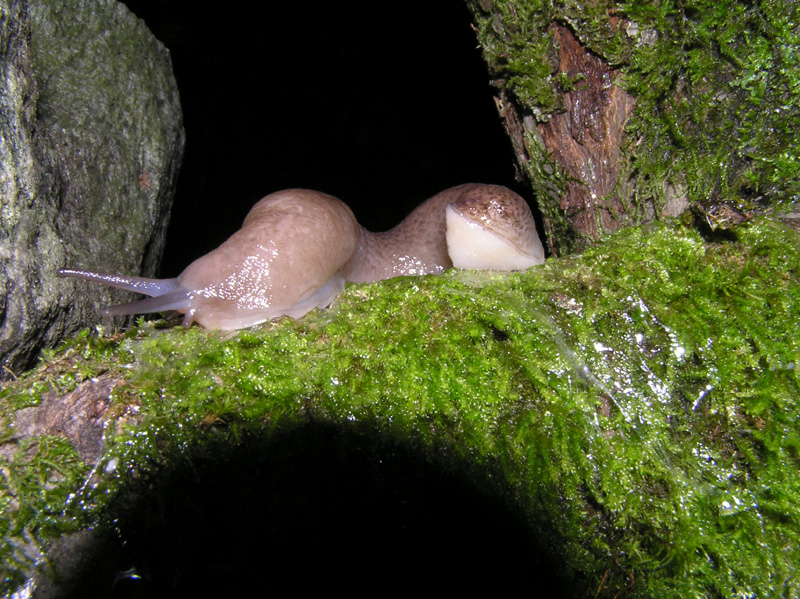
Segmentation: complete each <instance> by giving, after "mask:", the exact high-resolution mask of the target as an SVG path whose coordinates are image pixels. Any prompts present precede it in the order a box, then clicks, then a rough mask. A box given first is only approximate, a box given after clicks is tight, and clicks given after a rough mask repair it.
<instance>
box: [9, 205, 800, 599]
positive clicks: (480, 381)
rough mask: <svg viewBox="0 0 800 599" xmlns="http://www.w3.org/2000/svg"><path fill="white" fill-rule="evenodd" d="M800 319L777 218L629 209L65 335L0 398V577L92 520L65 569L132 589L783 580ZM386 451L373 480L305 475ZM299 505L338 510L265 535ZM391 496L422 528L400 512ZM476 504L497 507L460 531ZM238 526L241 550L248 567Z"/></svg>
mask: <svg viewBox="0 0 800 599" xmlns="http://www.w3.org/2000/svg"><path fill="white" fill-rule="evenodd" d="M799 328H800V235H798V233H797V232H795V231H794V230H792V229H790V228H787V227H785V226H784V225H782V224H780V223H778V222H776V221H772V220H764V219H761V218H755V219H753V220H751V221H750V222H747V223H744V224H742V225H739V226H737V227H735V228H733V229H732V230H729V231H728V232H726V233H725V234H723V235H719V236H717V237H714V238H704V237H703V236H701V235H700V234H699V233H698V232H697V231H696V230H695V229H693V228H691V227H689V226H686V225H684V224H681V223H678V222H672V223H653V224H650V225H647V226H646V227H638V228H631V229H627V230H624V231H620V232H618V233H616V234H614V235H613V236H612V237H611V238H609V239H608V240H607V241H606V242H605V243H604V244H602V245H600V246H597V247H595V248H592V249H590V250H587V251H586V252H585V253H584V254H583V255H581V256H578V257H571V258H561V259H554V260H550V261H548V262H547V263H546V264H545V265H543V266H541V267H536V268H534V269H532V270H530V271H529V272H526V273H522V274H514V275H499V274H493V273H472V272H455V271H453V272H449V273H447V274H445V275H444V276H438V277H437V276H429V277H421V278H411V277H407V278H398V279H392V280H389V281H384V282H381V283H378V284H370V285H351V286H348V287H347V289H346V290H345V292H344V293H343V295H342V296H341V297H340V298H339V299H338V300H337V301H336V302H335V303H334V305H333V306H332V307H331V308H330V309H328V310H324V311H315V312H313V313H311V314H310V315H309V316H308V317H307V318H305V319H303V320H301V321H295V320H291V319H288V318H287V319H282V320H280V321H277V322H274V323H270V324H267V325H264V326H262V327H260V328H256V329H253V330H243V331H239V332H238V333H237V334H235V335H233V336H229V337H225V336H222V335H220V334H218V333H214V332H209V331H205V330H202V329H200V328H197V327H194V328H191V329H188V330H186V329H182V328H180V327H172V328H170V327H164V325H163V323H162V324H161V325H158V324H153V323H145V322H143V321H142V322H140V323H139V325H138V326H137V327H135V328H133V329H131V330H129V331H126V332H121V333H110V332H106V333H104V334H100V335H98V334H97V333H94V332H92V333H90V332H85V333H84V334H82V335H80V336H79V337H78V338H76V339H74V340H72V341H70V342H68V343H67V344H65V345H64V347H62V348H61V349H60V350H58V351H55V352H49V353H47V354H46V355H45V358H44V359H43V361H42V364H41V365H40V366H39V367H38V368H37V369H36V370H34V371H32V372H30V373H28V374H27V375H25V376H24V377H22V378H20V379H19V380H17V381H15V382H13V383H8V384H6V386H5V387H4V389H3V391H2V394H1V395H0V400H1V401H2V403H0V407H2V418H3V424H4V426H3V430H5V431H6V433H5V438H4V443H3V445H2V446H1V447H2V460H3V461H2V468H1V469H0V472H2V478H1V479H0V483H1V484H2V489H0V493H1V494H0V498H1V499H0V501H2V505H3V520H2V523H0V533H2V536H1V537H0V556H1V557H2V563H3V564H4V571H3V585H4V586H3V591H4V592H8V591H9V590H11V589H13V588H15V586H17V585H19V584H23V582H24V580H25V579H26V577H27V576H29V575H30V572H31V570H32V568H33V562H34V560H36V559H37V558H38V557H39V556H40V555H41V554H43V553H47V551H48V548H50V547H52V546H53V543H54V541H55V540H56V539H64V538H70V537H69V533H71V532H74V531H79V530H92V531H96V532H98V533H99V532H102V531H105V532H104V533H103V534H106V535H108V536H109V537H110V538H112V540H116V542H117V545H116V546H117V549H116V550H115V551H116V552H117V553H116V554H115V558H114V559H115V560H117V561H114V560H111V561H112V562H113V564H114V565H115V567H116V568H117V569H116V570H114V572H113V573H112V574H108V572H105V571H103V570H102V569H101V568H99V567H97V566H96V564H95V565H94V566H93V567H92V568H91V570H90V572H91V576H90V577H89V578H88V579H89V580H93V581H95V583H97V584H100V583H103V584H106V583H107V584H109V585H110V584H112V583H113V582H114V581H117V582H118V583H119V580H120V579H121V578H124V579H126V580H128V582H130V583H131V584H139V585H142V586H144V587H146V588H147V589H148V590H150V591H152V590H153V588H154V585H158V584H161V585H162V588H163V585H166V587H168V588H170V589H177V588H183V589H186V588H192V589H195V590H196V589H199V588H202V589H205V590H208V589H210V588H220V589H222V588H224V589H227V590H230V589H231V588H234V587H235V585H243V584H245V581H251V582H252V579H253V578H256V579H258V584H263V580H264V579H265V578H267V579H269V580H270V584H271V585H278V586H279V585H280V584H281V581H287V582H286V584H289V583H291V584H295V585H296V584H298V580H301V581H302V580H303V578H302V573H303V572H305V571H306V570H313V571H315V572H319V571H320V569H321V568H323V569H324V565H325V564H328V565H329V566H330V570H324V571H325V572H326V574H328V575H330V576H332V577H333V578H326V579H325V584H326V585H329V586H330V585H332V586H335V585H336V584H338V583H337V582H336V581H337V580H339V581H341V578H336V577H337V576H340V577H342V576H343V577H344V578H345V581H344V582H342V584H346V585H347V586H348V588H352V587H353V585H359V584H364V585H366V584H367V582H366V581H367V580H369V578H368V571H372V572H373V573H374V572H376V571H377V572H380V573H382V574H384V575H386V576H393V580H396V584H398V585H400V587H404V588H405V587H406V586H407V587H408V588H409V589H411V588H414V587H413V584H417V583H419V580H417V579H416V578H415V575H417V574H425V576H424V577H423V578H424V579H425V580H428V581H430V580H433V581H435V583H436V584H441V585H442V586H443V587H446V588H453V587H452V585H456V588H459V587H458V585H461V586H465V585H470V584H472V580H474V579H481V578H480V577H481V576H482V575H486V576H488V577H490V578H491V579H492V581H493V582H494V584H496V585H498V586H497V587H495V588H500V589H504V588H505V586H504V585H506V584H509V581H511V580H513V581H515V582H520V585H521V586H523V587H525V588H527V589H537V588H538V589H540V590H541V584H542V581H543V578H546V579H547V581H548V582H550V583H552V585H551V586H555V587H556V591H553V596H558V592H560V593H561V595H562V596H570V597H579V596H580V597H587V596H588V597H592V596H594V597H608V598H611V597H619V596H627V597H653V598H656V597H658V598H666V597H674V598H676V599H677V598H685V597H708V598H712V597H771V596H780V597H800V576H798V564H800V475H799V474H798V472H800V463H799V462H800V457H799V456H800V377H799V376H798V361H799V360H800V345H798V336H797V331H798V330H799ZM56 397H57V398H62V399H63V398H65V397H69V398H70V400H69V401H61V402H60V403H58V405H60V406H62V408H61V411H60V412H59V411H58V410H56V409H55V408H54V405H55V404H54V403H53V402H52V398H56ZM69 406H72V407H73V408H69ZM70 409H74V412H75V413H76V414H78V415H79V417H77V418H75V417H72V416H71V415H70V412H69V410H70ZM76 421H77V422H76ZM79 426H81V427H83V430H81V431H78V428H79ZM91 430H94V433H91V432H89V433H87V431H91ZM345 437H346V438H347V439H349V441H348V442H347V443H342V442H340V441H341V439H343V438H345ZM78 439H81V440H83V443H79V442H78ZM298 456H306V458H307V459H305V460H301V462H300V463H299V464H298V462H297V458H298ZM336 456H340V457H341V456H343V457H341V459H342V460H343V461H339V462H338V466H331V464H332V463H333V462H336ZM315 462H316V463H317V464H318V465H319V467H316V468H315V467H313V464H314V463H315ZM342 464H344V466H343V465H342ZM399 464H402V465H404V466H400V465H399ZM409 464H410V466H409ZM332 467H333V468H335V472H336V473H337V474H336V475H335V476H333V477H332V476H331V473H330V468H332ZM401 471H402V472H404V473H405V475H404V478H403V481H404V482H403V483H402V484H399V485H396V486H392V485H391V484H389V486H388V487H387V486H386V485H385V484H384V485H383V486H381V485H380V484H379V485H378V487H372V491H370V492H357V493H349V492H348V493H344V494H343V495H341V494H340V495H337V493H328V492H325V493H322V492H320V487H313V488H312V487H310V486H309V485H312V486H313V485H314V484H317V483H318V482H319V481H330V480H331V478H334V479H335V484H336V485H341V484H344V483H342V480H344V479H349V477H350V476H354V474H353V473H354V472H361V473H362V474H364V479H365V480H372V481H376V480H377V481H383V483H386V481H389V480H393V479H395V477H396V476H397V475H398V472H401ZM409 472H412V473H414V474H412V475H411V476H410V477H409V476H408V474H409ZM344 473H346V475H345V474H344ZM415 477H416V480H417V482H419V481H420V480H422V479H425V480H428V481H430V480H435V481H437V482H436V483H435V484H436V485H439V486H440V487H441V488H442V489H450V491H451V492H450V494H446V495H445V496H446V498H447V499H446V500H444V502H443V505H444V507H443V509H441V510H440V511H437V512H436V514H437V516H436V517H428V518H422V517H420V516H419V511H417V510H416V509H411V508H410V507H409V506H413V505H415V504H414V498H415V497H417V498H418V496H419V495H420V493H419V492H415V491H412V489H414V488H415V487H414V483H413V482H409V481H411V480H414V479H415ZM237 481H238V482H237ZM320 484H321V483H320ZM376 484H378V483H376ZM426 484H427V483H426ZM276 488H278V489H279V491H276V490H275V489H276ZM325 488H327V487H325ZM376 488H380V489H381V491H379V492H378V491H375V489H376ZM253 489H257V490H253ZM387 489H389V490H388V491H387ZM452 489H458V491H457V492H455V493H453V492H452ZM373 495H374V496H379V501H378V504H379V505H380V506H381V507H379V508H375V509H373V508H367V507H366V503H365V502H367V499H368V498H369V497H372V496H373ZM237 497H238V498H239V500H237V501H235V502H234V501H233V498H237ZM342 497H344V499H342ZM475 497H482V498H484V499H486V501H488V503H486V502H484V499H475ZM387 498H389V499H387ZM391 498H393V499H391ZM203 499H208V501H209V503H203ZM392 501H397V503H392ZM244 506H250V507H244ZM253 506H255V507H253ZM465 506H467V507H466V508H465ZM476 506H480V507H476ZM487 506H488V507H487ZM314 509H316V510H317V511H323V512H324V513H325V514H326V516H327V520H328V521H336V522H342V521H344V522H346V523H347V524H346V525H342V526H341V527H340V528H335V529H331V528H317V527H312V529H309V528H305V527H304V528H302V530H301V533H298V534H296V535H294V536H292V535H291V534H289V535H287V534H283V533H281V534H279V532H278V529H280V526H279V524H278V523H279V522H281V520H282V518H284V517H286V511H291V512H292V513H293V514H294V516H293V518H294V520H293V521H297V520H303V519H304V518H308V517H309V516H308V513H309V510H311V511H313V510H314ZM464 509H466V510H467V511H466V512H465V511H463V510H464ZM494 510H499V511H504V510H505V513H506V514H507V517H506V516H504V517H502V518H499V519H498V520H497V522H500V521H502V522H503V524H496V522H495V520H490V522H491V524H487V520H486V519H485V518H484V515H485V513H492V512H493V511H494ZM389 512H391V513H402V514H403V515H402V516H401V517H400V518H399V520H397V519H392V520H391V524H387V520H386V519H377V520H373V518H376V514H377V513H381V514H383V515H384V516H385V515H386V513H389ZM453 513H455V514H457V515H458V519H457V523H455V524H453V525H452V526H450V527H447V528H446V529H444V532H442V531H443V529H442V528H437V526H440V524H441V520H442V519H443V518H446V517H447V515H448V514H453ZM254 514H258V516H257V517H256V516H254ZM409 514H413V516H410V515H409ZM175 518H178V519H179V520H180V522H181V524H180V525H175V524H174V522H173V523H171V519H175ZM410 521H414V522H416V523H418V524H419V523H420V522H424V525H422V526H421V527H422V528H431V529H432V530H435V531H436V535H437V536H435V538H431V537H422V541H420V539H418V538H416V537H414V538H413V539H409V537H408V535H406V536H403V534H401V533H398V530H406V531H408V530H409V529H408V528H404V527H408V526H411V525H410V524H409V522H410ZM497 528H506V529H508V530H511V531H512V532H511V533H509V535H507V536H501V537H500V538H499V539H498V538H496V537H492V536H489V537H487V536H485V535H484V536H480V537H476V538H477V539H478V540H477V541H476V538H473V537H471V536H470V535H478V531H479V530H483V531H484V532H485V531H486V529H492V530H494V529H497ZM292 530H293V531H295V530H297V529H292ZM353 530H360V531H362V535H361V536H358V535H356V538H355V540H351V541H348V540H347V538H348V537H347V536H344V535H347V534H350V532H352V531H353ZM410 530H414V531H416V532H419V529H416V528H413V527H412V528H411V529H410ZM143 531H144V532H143ZM159 531H167V532H165V533H164V536H159V535H158V532H159ZM243 531H246V532H247V533H249V534H254V535H257V536H258V538H259V551H260V553H258V556H257V557H256V558H253V559H254V560H255V561H253V560H252V559H251V561H247V562H246V563H247V564H248V566H249V569H248V570H246V571H245V572H242V571H241V570H239V569H237V568H236V566H237V563H238V562H242V561H246V560H245V559H244V557H243V556H244V555H245V554H247V553H248V552H247V551H243V550H242V549H241V547H238V546H237V545H236V543H235V542H234V541H233V540H232V539H235V538H237V537H238V536H241V534H242V533H243ZM348 531H349V532H348ZM364 531H369V532H368V533H367V532H364ZM283 532H284V533H285V531H283ZM212 533H213V534H212ZM464 535H466V536H464ZM411 536H413V535H411ZM152 537H155V539H156V540H153V538H152ZM331 537H332V538H331ZM144 538H150V540H151V546H150V548H149V550H148V551H143V550H142V549H141V543H144V542H145V541H144V540H143V539H144ZM203 539H206V541H207V542H208V545H206V546H204V549H203V553H202V555H203V556H205V557H204V560H205V559H207V560H211V561H210V562H208V563H206V561H203V564H204V565H203V566H202V568H201V569H202V575H201V573H198V571H197V569H198V565H197V564H198V563H199V562H198V561H196V560H197V559H198V557H197V556H198V555H199V553H198V551H197V550H196V546H197V545H202V542H203V541H202V540H203ZM208 539H213V542H212V541H208ZM271 539H278V540H279V546H278V547H274V546H271V545H270V540H271ZM287 539H291V540H287ZM380 539H383V540H384V541H386V542H385V543H384V544H381V543H380ZM400 539H405V541H403V542H401V541H400ZM487 539H488V540H487ZM181 541H183V542H184V544H183V545H181V544H180V543H181ZM448 542H450V544H448ZM281 543H283V544H281ZM404 543H405V544H404ZM112 544H113V543H112ZM509 544H512V545H513V547H512V548H511V549H509V547H508V546H507V545H509ZM459 545H463V546H465V547H466V548H467V549H464V550H461V551H459V550H458V546H459ZM56 546H58V544H56ZM137 547H138V548H139V549H136V548H137ZM520 547H525V550H522V549H519V548H520ZM126 551H128V553H125V552H126ZM148 555H149V556H151V561H148V558H147V556H148ZM225 555H227V556H233V557H231V559H233V560H234V562H237V563H234V564H231V563H226V564H225V566H224V567H222V566H220V563H219V561H213V560H212V558H211V557H209V556H213V557H214V559H216V560H221V559H223V557H222V556H225ZM287 555H288V557H287ZM496 555H502V556H503V559H502V562H498V561H497V560H496V559H494V557H493V556H496ZM120 556H122V557H120ZM153 556H155V557H153ZM280 556H282V557H280ZM453 556H455V557H453ZM451 557H452V558H453V559H450V558H451ZM117 558H118V559H117ZM123 558H124V559H123ZM182 560H183V561H182ZM187 561H188V563H187ZM254 564H257V566H254ZM51 565H52V564H51ZM537 565H538V567H539V569H538V570H536V573H537V574H536V575H538V576H539V578H538V579H536V580H534V579H533V577H534V574H533V573H531V571H530V570H531V568H533V567H534V566H537ZM41 567H42V566H41V563H40V568H41ZM55 567H57V564H55ZM131 567H133V568H134V570H126V568H131ZM354 568H355V569H356V570H353V569H354ZM465 568H466V569H467V570H466V571H465ZM467 572H469V573H467ZM44 573H45V575H47V576H51V577H52V576H54V574H53V571H52V570H47V568H44ZM431 573H433V574H434V576H433V577H430V576H429V574H431ZM297 576H300V577H301V578H300V579H298V578H297ZM126 577H127V578H126ZM129 579H135V580H134V581H131V580H129ZM40 580H41V575H40ZM411 581H416V582H411ZM29 584H30V583H29ZM75 584H78V583H75ZM393 584H395V583H394V582H393ZM425 584H434V583H430V582H428V583H425ZM526 584H527V586H526ZM148 585H151V586H148ZM219 585H223V586H219ZM232 585H233V586H232ZM537 585H538V586H537ZM276 588H278V587H276ZM428 588H435V587H430V586H429V587H428ZM83 596H88V595H83Z"/></svg>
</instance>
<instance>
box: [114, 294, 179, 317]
mask: <svg viewBox="0 0 800 599" xmlns="http://www.w3.org/2000/svg"><path fill="white" fill-rule="evenodd" d="M189 300H190V293H189V290H188V289H184V288H183V287H176V288H175V289H173V290H172V291H168V292H167V293H162V294H161V295H156V296H154V297H148V298H147V299H143V300H138V301H135V302H128V303H127V304H118V305H116V306H109V307H108V308H105V309H104V310H103V316H122V315H125V314H148V313H150V312H169V311H170V310H178V311H182V310H185V309H186V308H187V307H188V306H189Z"/></svg>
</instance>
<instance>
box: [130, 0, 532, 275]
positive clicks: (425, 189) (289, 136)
mask: <svg viewBox="0 0 800 599" xmlns="http://www.w3.org/2000/svg"><path fill="white" fill-rule="evenodd" d="M125 3H126V4H127V5H128V7H129V8H130V9H131V10H132V11H133V12H134V14H136V15H137V16H138V17H140V18H142V19H143V20H144V21H145V23H147V25H148V27H149V28H150V30H151V31H152V32H153V33H154V34H155V36H156V37H157V38H158V39H159V40H160V41H161V42H163V43H164V44H165V45H166V46H167V48H169V49H170V51H171V53H172V60H173V67H174V70H175V76H176V78H177V81H178V87H179V89H180V94H181V104H182V106H183V111H184V119H185V127H186V140H187V141H186V153H185V157H184V161H183V165H182V167H181V174H180V178H179V181H178V189H177V196H176V200H175V206H174V209H173V213H172V220H171V222H170V229H169V234H168V240H167V248H166V253H165V256H164V263H163V267H162V271H161V275H162V276H165V277H173V276H176V275H178V274H179V273H180V272H181V271H182V270H183V268H185V267H186V266H187V265H188V264H189V263H190V262H191V261H192V260H194V259H195V258H197V257H199V256H201V255H202V254H204V253H206V252H208V251H209V250H211V249H213V248H215V247H216V246H217V245H219V243H220V242H222V241H223V240H224V239H226V238H227V237H228V236H229V235H230V234H231V233H232V232H233V231H235V230H237V229H238V228H239V227H240V225H241V222H242V220H243V219H244V216H245V215H246V214H247V211H248V210H249V209H250V207H251V206H252V205H253V204H254V203H255V202H256V201H258V200H259V199H261V198H262V197H263V196H265V195H267V194H269V193H272V192H273V191H277V190H280V189H286V188H290V187H307V188H311V189H317V190H320V191H324V192H327V193H331V194H333V195H335V196H337V197H339V198H341V199H342V200H344V201H345V202H347V203H348V204H349V205H350V206H351V208H353V211H354V212H355V213H356V217H357V218H358V219H359V221H360V222H361V223H362V225H364V226H365V227H367V228H369V229H371V230H375V231H379V230H386V229H389V228H391V227H392V226H394V225H395V224H397V223H398V222H400V220H402V218H403V217H404V216H405V215H406V214H408V212H410V211H411V210H412V209H413V208H414V207H415V206H416V205H418V204H419V203H421V202H422V201H423V200H425V199H426V198H428V197H430V196H432V195H434V194H435V193H438V192H439V191H441V190H443V189H446V188H447V187H451V186H453V185H458V184H460V183H466V182H482V183H498V184H503V185H507V186H509V187H512V188H514V189H515V190H516V191H518V192H524V190H523V189H522V188H520V187H519V186H517V185H515V181H514V167H513V164H514V162H513V160H514V159H513V153H512V150H511V145H510V142H509V141H508V140H507V138H506V137H505V133H504V131H503V127H502V123H501V121H500V118H499V116H498V114H497V110H496V108H495V106H494V101H493V99H492V90H491V87H490V86H489V83H488V74H487V69H486V66H485V64H484V63H483V60H482V58H481V55H480V51H479V49H478V43H477V38H476V36H475V33H474V31H473V30H472V28H471V19H470V14H469V11H468V10H467V8H466V6H465V5H464V2H463V0H436V2H430V3H428V2H423V3H381V2H319V3H314V2H311V3H308V2H288V3H263V5H260V4H259V5H255V4H253V5H250V4H248V3H231V4H230V5H229V7H228V8H229V10H228V11H227V12H225V11H224V10H223V11H219V10H215V11H213V12H212V11H208V10H205V9H203V8H201V5H199V4H195V3H188V2H185V1H169V2H164V1H162V0H128V1H127V2H125ZM523 195H525V194H524V193H523ZM526 197H527V196H526ZM528 199H529V201H530V198H529V197H528Z"/></svg>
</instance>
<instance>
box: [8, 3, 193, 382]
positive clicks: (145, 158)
mask: <svg viewBox="0 0 800 599" xmlns="http://www.w3.org/2000/svg"><path fill="white" fill-rule="evenodd" d="M0 72H1V73H0V76H1V77H2V79H1V80H0V86H2V89H0V157H1V159H0V291H2V293H0V360H2V363H3V371H4V372H3V375H4V376H8V375H9V374H11V373H17V372H19V371H20V370H22V369H24V368H26V367H27V366H29V365H30V363H31V361H32V360H33V359H34V358H35V357H36V356H37V355H38V352H39V350H40V349H41V348H42V347H45V346H49V345H53V344H55V343H57V342H58V341H59V340H60V339H61V338H63V337H64V336H65V335H67V334H70V333H72V332H74V331H75V330H77V329H78V328H80V327H81V326H85V324H86V323H88V322H90V321H94V320H95V319H96V315H97V311H98V310H99V309H100V308H101V307H102V306H105V305H108V304H109V303H115V302H117V303H118V302H119V301H122V300H123V299H124V298H125V295H124V294H123V293H122V292H119V291H115V290H110V289H105V288H102V287H100V286H89V285H82V284H80V283H76V282H74V281H70V280H62V279H58V278H56V272H57V271H58V269H60V268H63V267H65V266H70V267H76V268H88V269H93V270H99V271H105V272H120V273H131V274H135V273H142V274H144V275H145V276H153V275H155V274H156V271H157V268H158V264H159V261H160V258H161V254H162V250H163V247H164V238H165V233H166V227H167V224H168V221H169V209H170V206H171V203H172V198H173V195H174V190H175V185H176V180H177V175H178V168H179V166H180V161H181V157H182V155H183V145H184V131H183V119H182V114H181V109H180V103H179V98H178V90H177V85H176V82H175V78H174V76H173V73H172V65H171V61H170V55H169V51H168V50H167V49H166V48H165V47H164V46H163V45H162V44H161V43H160V42H158V40H156V39H155V38H154V37H153V35H152V34H151V33H150V31H149V30H148V29H147V27H146V26H145V25H144V23H143V22H142V21H140V20H139V19H137V18H136V17H135V16H134V15H133V14H132V13H131V12H130V11H129V10H128V9H127V8H126V7H125V6H123V5H122V4H120V3H118V2H115V1H113V0H33V1H30V2H26V1H25V0H0Z"/></svg>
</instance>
